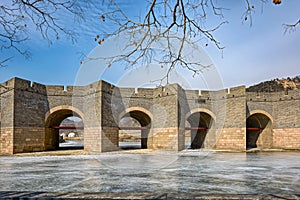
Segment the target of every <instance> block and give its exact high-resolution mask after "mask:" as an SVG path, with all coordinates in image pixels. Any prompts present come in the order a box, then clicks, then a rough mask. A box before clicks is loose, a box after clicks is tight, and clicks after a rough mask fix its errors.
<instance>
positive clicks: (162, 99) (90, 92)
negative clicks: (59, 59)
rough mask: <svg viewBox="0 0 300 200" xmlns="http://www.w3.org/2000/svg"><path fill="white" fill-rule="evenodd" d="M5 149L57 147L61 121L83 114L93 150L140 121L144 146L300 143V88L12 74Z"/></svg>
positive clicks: (0, 102)
mask: <svg viewBox="0 0 300 200" xmlns="http://www.w3.org/2000/svg"><path fill="white" fill-rule="evenodd" d="M0 86H1V87H0V127H1V132H0V153H8V154H14V153H21V152H33V151H46V150H55V149H57V148H58V145H59V130H58V129H57V128H55V127H58V126H59V125H60V123H61V122H62V121H63V120H64V119H66V118H68V117H70V116H78V117H80V118H81V119H82V120H83V124H84V149H85V150H86V151H87V152H91V153H92V152H107V151H115V150H118V146H119V130H120V127H119V124H120V121H121V120H122V119H123V118H124V117H130V118H133V119H134V120H136V121H138V122H139V124H140V129H139V130H141V146H142V148H148V149H154V150H156V149H157V150H158V149H159V150H170V151H181V150H183V149H185V148H186V146H185V144H186V142H187V141H190V146H191V148H195V149H198V148H204V149H216V150H233V151H245V150H246V149H247V148H255V147H258V148H260V149H293V150H295V149H297V150H299V149H300V118H299V113H300V92H299V90H293V91H288V93H287V92H274V93H249V92H246V89H245V87H244V86H240V87H235V88H230V89H228V90H227V89H225V90H219V91H198V90H184V89H183V88H182V87H181V86H180V85H178V84H170V85H167V86H165V87H158V88H138V89H135V88H119V87H116V86H114V85H112V84H109V83H107V82H105V81H98V82H95V83H92V84H90V85H86V86H67V87H64V86H49V85H42V84H39V83H34V82H30V81H27V80H23V79H20V78H13V79H11V80H9V81H7V82H5V83H2V84H1V85H0Z"/></svg>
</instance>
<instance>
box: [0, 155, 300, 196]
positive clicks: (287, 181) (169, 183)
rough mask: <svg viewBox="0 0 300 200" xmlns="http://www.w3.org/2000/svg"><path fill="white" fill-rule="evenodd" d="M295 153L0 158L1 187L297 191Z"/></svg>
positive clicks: (299, 170)
mask: <svg viewBox="0 0 300 200" xmlns="http://www.w3.org/2000/svg"><path fill="white" fill-rule="evenodd" d="M299 177H300V153H287V152H283V153H257V154H256V153H249V154H245V153H211V152H185V153H178V154H163V153H161V154H112V155H110V154H102V155H80V156H77V155H76V156H39V157H0V180H1V181H0V190H1V191H44V192H152V193H153V192H155V193H163V192H168V193H170V192H186V193H221V194H224V193H229V194H236V193H243V194H256V193H264V194H270V193H273V194H274V193H276V194H279V193H288V194H294V193H298V194H299V193H300V180H299Z"/></svg>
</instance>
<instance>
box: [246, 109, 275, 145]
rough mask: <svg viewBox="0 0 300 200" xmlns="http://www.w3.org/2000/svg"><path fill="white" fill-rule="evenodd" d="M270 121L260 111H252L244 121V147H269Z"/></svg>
mask: <svg viewBox="0 0 300 200" xmlns="http://www.w3.org/2000/svg"><path fill="white" fill-rule="evenodd" d="M271 146H272V122H271V119H270V118H269V117H268V116H267V115H265V114H262V113H254V114H252V115H250V116H249V117H248V118H247V121H246V148H247V149H252V148H271Z"/></svg>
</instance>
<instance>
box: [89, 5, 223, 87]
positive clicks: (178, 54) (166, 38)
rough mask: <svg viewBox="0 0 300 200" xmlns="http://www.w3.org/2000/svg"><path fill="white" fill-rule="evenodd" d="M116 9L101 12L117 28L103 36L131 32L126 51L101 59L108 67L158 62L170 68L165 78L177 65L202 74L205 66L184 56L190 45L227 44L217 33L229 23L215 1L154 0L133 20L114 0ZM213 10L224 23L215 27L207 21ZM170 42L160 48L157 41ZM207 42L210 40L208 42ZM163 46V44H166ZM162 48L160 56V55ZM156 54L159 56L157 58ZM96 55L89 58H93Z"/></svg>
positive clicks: (219, 46)
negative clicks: (217, 37)
mask: <svg viewBox="0 0 300 200" xmlns="http://www.w3.org/2000/svg"><path fill="white" fill-rule="evenodd" d="M110 4H111V6H112V9H111V10H110V11H108V12H104V13H102V14H101V15H100V18H101V19H102V21H103V23H108V24H110V25H111V26H112V27H116V29H114V30H113V31H111V32H106V30H104V31H102V32H101V34H100V35H101V36H103V37H101V38H99V39H98V38H95V41H98V43H99V40H100V43H99V44H101V43H102V42H101V41H102V40H103V39H107V38H109V37H112V36H118V35H124V34H125V35H129V42H128V44H127V46H126V50H125V53H124V54H120V55H116V56H112V57H105V58H101V59H104V60H106V61H107V63H108V66H110V65H111V64H112V63H118V62H125V63H126V64H127V66H128V67H133V66H134V65H137V64H138V65H140V64H141V63H145V62H146V63H149V62H151V61H156V62H157V63H158V64H161V65H164V66H166V67H168V72H167V74H166V76H165V77H164V79H166V80H167V82H168V81H169V79H168V78H169V75H170V72H171V71H172V70H173V69H174V68H175V66H177V65H178V66H181V67H184V68H187V69H189V70H190V71H192V72H193V73H194V75H195V74H199V73H200V72H201V71H202V70H203V69H204V68H207V67H208V66H205V65H203V64H199V63H196V62H192V61H189V60H188V59H187V58H186V57H185V55H184V49H185V47H186V46H187V45H193V44H195V43H196V42H198V41H203V39H204V41H210V42H211V43H212V44H214V46H216V48H218V49H219V50H222V49H224V46H222V45H221V44H220V42H219V41H218V40H217V39H216V38H215V36H214V35H213V32H214V31H216V30H217V29H219V28H220V27H221V26H222V25H224V24H225V23H227V21H226V20H222V18H223V14H222V10H223V8H221V7H217V6H216V5H215V2H214V0H201V1H193V0H175V1H169V0H151V1H149V4H148V9H147V11H146V13H145V15H144V17H143V18H141V19H138V20H136V19H133V18H131V17H130V16H128V15H127V14H126V13H125V12H124V11H123V10H122V9H121V8H120V7H119V6H118V4H117V3H116V2H115V1H114V0H110ZM208 9H211V11H212V15H214V16H217V17H219V18H220V19H221V22H220V23H219V24H217V25H215V26H213V27H212V28H206V27H205V26H204V25H203V24H204V21H205V20H206V18H207V10H208ZM159 42H162V43H164V44H166V45H165V46H164V47H163V48H161V49H159V50H157V43H159ZM205 44H206V45H208V44H207V42H206V43H205ZM162 46H163V45H162ZM157 51H159V56H158V55H157V54H158V53H157ZM153 55H156V56H155V57H156V58H155V59H153ZM91 59H95V58H86V60H91Z"/></svg>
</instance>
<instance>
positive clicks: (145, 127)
mask: <svg viewBox="0 0 300 200" xmlns="http://www.w3.org/2000/svg"><path fill="white" fill-rule="evenodd" d="M150 126H151V118H150V117H149V115H147V114H146V113H145V112H142V111H139V110H132V111H129V112H127V113H126V114H124V115H123V116H122V117H121V119H120V121H119V147H120V149H147V148H148V136H149V132H150Z"/></svg>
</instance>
